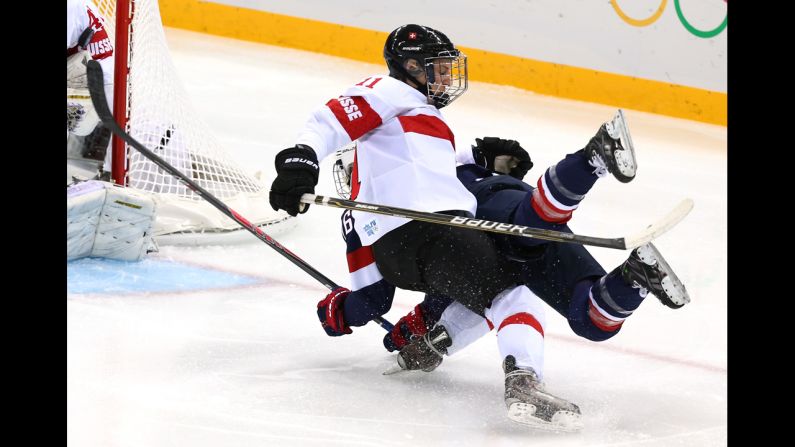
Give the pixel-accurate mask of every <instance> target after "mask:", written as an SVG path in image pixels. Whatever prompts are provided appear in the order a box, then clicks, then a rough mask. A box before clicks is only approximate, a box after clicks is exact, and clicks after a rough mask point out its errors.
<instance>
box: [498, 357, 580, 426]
mask: <svg viewBox="0 0 795 447" xmlns="http://www.w3.org/2000/svg"><path fill="white" fill-rule="evenodd" d="M502 368H503V370H504V371H505V406H506V407H508V417H509V418H510V419H511V420H513V421H515V422H519V423H522V424H525V425H529V426H532V427H535V428H540V429H544V430H553V431H565V432H571V431H577V430H580V429H582V427H583V423H582V415H581V414H580V408H579V407H578V406H577V405H575V404H573V403H571V402H569V401H567V400H565V399H561V398H560V397H557V396H553V395H552V394H549V393H548V392H547V391H546V390H544V387H543V384H542V383H541V382H540V381H539V379H538V375H537V374H536V372H535V370H534V369H533V368H530V367H523V368H520V367H518V366H516V359H515V358H514V357H513V356H512V355H509V356H506V357H505V360H504V361H503V364H502Z"/></svg>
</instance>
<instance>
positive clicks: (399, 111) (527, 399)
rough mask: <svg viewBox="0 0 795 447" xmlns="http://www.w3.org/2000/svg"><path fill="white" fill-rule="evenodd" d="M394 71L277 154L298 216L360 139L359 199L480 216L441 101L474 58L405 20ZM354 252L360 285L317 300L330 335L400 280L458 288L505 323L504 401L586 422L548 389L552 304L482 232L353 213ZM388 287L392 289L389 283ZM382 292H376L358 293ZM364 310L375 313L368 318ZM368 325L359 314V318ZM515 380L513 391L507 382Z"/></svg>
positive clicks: (418, 286) (564, 423) (330, 107)
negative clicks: (332, 161) (334, 160)
mask: <svg viewBox="0 0 795 447" xmlns="http://www.w3.org/2000/svg"><path fill="white" fill-rule="evenodd" d="M384 58H385V61H386V63H387V66H388V68H389V75H388V76H386V75H373V76H369V77H366V78H364V79H362V80H361V81H359V82H358V83H356V84H355V85H353V86H352V87H350V88H348V89H346V90H344V91H343V92H342V94H341V95H340V96H338V97H336V98H333V99H331V100H329V101H328V102H327V103H326V104H325V105H323V106H321V107H319V108H318V109H317V110H316V111H315V112H314V113H313V114H312V115H311V116H310V118H309V120H308V121H307V123H306V125H305V126H304V128H303V129H302V130H301V132H300V133H299V136H298V138H297V140H296V144H295V146H293V147H290V148H287V149H285V150H283V151H281V152H279V153H278V154H277V155H276V159H275V166H276V172H277V176H276V179H275V180H274V181H273V183H272V185H271V191H270V203H271V206H272V207H273V208H274V209H284V210H285V211H287V212H288V213H289V214H291V215H293V216H296V215H297V214H299V213H303V212H306V211H307V209H308V208H309V207H308V206H305V205H303V204H301V202H300V198H301V196H302V194H304V193H313V192H314V188H315V185H316V184H317V181H318V175H319V172H318V171H319V169H318V164H319V161H320V160H323V159H324V158H326V157H327V156H328V155H330V154H332V153H333V152H334V151H335V150H336V149H338V148H340V147H343V146H345V145H347V144H350V143H351V142H352V141H354V140H358V141H357V149H356V155H355V158H356V162H355V164H354V168H353V172H352V182H353V183H352V198H354V199H357V198H358V199H359V200H361V201H364V202H373V203H379V204H384V205H390V206H396V207H401V208H409V209H415V210H420V211H430V212H440V213H447V214H453V215H463V216H474V214H475V211H476V201H475V197H474V196H473V195H472V194H471V193H470V192H469V191H468V190H467V189H466V188H465V187H464V185H463V184H462V183H461V182H460V181H459V180H458V178H457V176H456V152H455V139H454V136H453V132H452V131H451V130H450V128H449V127H448V126H447V124H446V122H445V119H444V117H443V116H442V114H441V112H440V109H441V108H443V107H446V106H448V105H450V104H451V103H452V102H454V101H455V100H456V99H458V98H459V97H460V96H461V95H462V94H463V93H464V92H465V91H466V89H467V86H468V85H467V61H466V56H464V54H463V53H461V52H460V51H459V50H458V49H457V48H456V47H455V46H454V45H453V43H452V42H451V41H450V39H449V38H448V37H447V36H446V35H444V34H443V33H441V32H439V31H437V30H434V29H432V28H429V27H426V26H420V25H405V26H401V27H399V28H397V29H395V30H394V31H393V32H392V33H390V34H389V36H388V37H387V40H386V43H385V45H384ZM347 218H348V220H347V225H346V229H347V231H348V236H347V237H348V240H349V241H353V242H355V244H354V245H356V246H357V247H356V248H355V249H353V250H351V247H352V242H349V243H348V246H349V252H348V262H349V268H350V269H351V277H352V278H351V281H352V288H353V289H354V290H356V291H360V290H363V289H370V291H371V292H372V293H371V294H362V293H359V294H356V296H354V295H353V294H351V293H350V290H348V289H346V288H339V289H337V290H334V291H332V292H331V293H330V294H329V295H328V296H327V297H326V298H325V299H323V300H322V301H321V302H319V303H318V316H319V318H320V319H321V322H322V324H323V326H324V329H325V330H326V332H327V333H328V334H329V335H342V334H346V333H350V326H351V325H357V323H358V322H356V321H354V320H355V319H356V318H355V316H354V315H353V314H354V313H355V312H356V311H357V310H358V311H360V310H361V309H363V308H364V309H367V308H369V309H370V312H371V313H372V314H371V315H370V316H369V318H372V317H374V316H377V315H381V314H383V313H384V312H385V311H386V310H388V309H389V307H390V305H391V300H392V294H391V292H392V291H393V289H392V288H394V287H400V288H403V289H408V290H416V291H421V292H425V293H429V294H432V295H442V296H448V297H455V299H456V301H457V302H458V303H460V304H461V305H463V306H465V307H466V308H467V309H469V310H470V311H472V312H473V313H474V314H476V315H478V316H480V317H485V318H487V319H488V320H489V321H491V322H492V323H493V324H495V325H497V326H498V327H501V328H502V329H501V330H500V331H499V332H498V333H497V344H498V347H499V350H500V355H501V356H502V358H503V365H504V369H505V372H506V406H507V407H508V416H509V417H510V418H511V419H512V420H515V421H518V422H522V423H526V424H530V425H533V426H536V427H540V428H550V429H553V430H578V429H580V428H581V427H582V422H581V415H580V410H579V408H578V407H577V406H576V405H574V404H572V403H570V402H568V401H566V400H564V399H562V398H559V397H556V396H553V395H552V394H549V393H543V396H544V397H543V399H546V402H547V405H545V406H544V409H543V411H541V410H539V411H530V409H531V408H535V407H534V406H535V405H536V404H538V399H542V397H540V396H541V394H540V392H539V391H538V389H537V384H538V383H539V381H540V380H541V379H542V378H543V343H544V339H543V326H544V308H543V304H542V303H541V301H540V299H539V298H538V297H537V296H535V295H534V294H533V293H531V292H530V290H529V289H528V288H527V287H525V286H524V285H517V284H519V282H518V279H517V278H518V269H517V268H516V267H515V265H514V264H513V263H511V262H510V261H508V260H507V259H506V258H505V257H504V256H501V255H500V254H499V252H498V250H497V247H496V245H495V243H494V241H493V240H492V239H491V238H490V237H489V236H487V235H486V234H484V233H483V232H478V231H472V230H468V229H462V228H456V227H450V226H443V225H435V224H430V223H425V222H420V221H411V220H408V219H403V218H398V217H392V216H382V215H374V214H371V213H367V212H364V211H359V210H357V211H353V212H351V213H348V214H347ZM390 289H392V290H390ZM365 295H366V296H378V295H380V296H378V298H379V301H380V302H367V303H363V302H361V301H359V302H357V300H361V297H362V296H365ZM369 318H368V319H369ZM362 324H363V323H362ZM428 334H429V335H430V334H432V335H433V337H432V338H429V340H430V342H429V344H428V347H429V349H433V350H435V351H437V352H439V353H444V350H445V349H446V347H447V346H449V345H450V344H451V343H452V341H451V339H452V338H454V337H456V335H455V334H454V333H450V332H448V331H447V330H446V329H445V328H444V327H443V326H441V325H438V326H437V327H435V328H434V329H433V330H432V331H430V332H429V333H428ZM509 390H510V393H509V392H508V391H509Z"/></svg>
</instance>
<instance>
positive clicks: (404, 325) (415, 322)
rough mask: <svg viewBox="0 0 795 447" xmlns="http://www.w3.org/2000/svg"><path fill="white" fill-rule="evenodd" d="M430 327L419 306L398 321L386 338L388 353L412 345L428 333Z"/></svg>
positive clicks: (385, 344)
mask: <svg viewBox="0 0 795 447" xmlns="http://www.w3.org/2000/svg"><path fill="white" fill-rule="evenodd" d="M428 329H429V325H428V324H427V323H426V322H425V313H424V312H423V311H422V307H421V306H420V305H419V304H417V305H416V306H415V307H414V310H412V311H411V312H409V314H408V315H406V316H404V317H402V318H401V319H400V320H398V321H397V323H396V324H395V327H394V328H392V330H391V331H390V332H389V333H388V334H386V335H385V336H384V347H385V348H386V350H387V351H389V352H392V351H399V350H401V349H403V347H404V346H406V345H407V344H409V343H411V341H412V340H414V339H415V338H416V337H422V336H423V335H425V333H426V332H428Z"/></svg>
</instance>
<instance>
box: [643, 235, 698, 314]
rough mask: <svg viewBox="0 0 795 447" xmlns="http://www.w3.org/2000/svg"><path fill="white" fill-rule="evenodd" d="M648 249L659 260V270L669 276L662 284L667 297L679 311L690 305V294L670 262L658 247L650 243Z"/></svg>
mask: <svg viewBox="0 0 795 447" xmlns="http://www.w3.org/2000/svg"><path fill="white" fill-rule="evenodd" d="M648 248H649V249H651V253H650V255H651V256H652V257H653V258H654V259H656V260H657V263H658V268H659V269H660V270H662V271H664V272H666V273H667V276H666V277H665V278H663V280H662V284H661V285H662V288H663V290H664V291H665V295H666V296H667V297H668V299H669V300H670V301H671V302H672V303H673V304H674V305H675V306H676V308H677V309H678V308H679V307H682V306H684V305H685V304H687V303H689V302H690V294H688V293H687V289H686V288H685V285H684V284H682V281H680V280H679V277H678V276H676V273H674V271H673V269H672V268H671V266H670V265H668V262H667V261H666V260H665V258H663V256H662V254H661V253H660V251H659V250H657V247H655V246H654V244H652V243H651V242H649V244H648ZM639 254H640V253H639ZM644 256H645V255H644Z"/></svg>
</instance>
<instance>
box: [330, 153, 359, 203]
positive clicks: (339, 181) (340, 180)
mask: <svg viewBox="0 0 795 447" xmlns="http://www.w3.org/2000/svg"><path fill="white" fill-rule="evenodd" d="M355 158H356V142H355V141H354V142H353V143H351V144H349V145H347V146H345V147H343V148H341V149H338V150H337V152H335V153H334V164H333V165H332V167H331V171H332V174H333V175H334V187H335V188H336V189H337V194H339V196H340V197H341V198H343V199H350V198H351V176H352V174H353V161H354V159H355Z"/></svg>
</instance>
